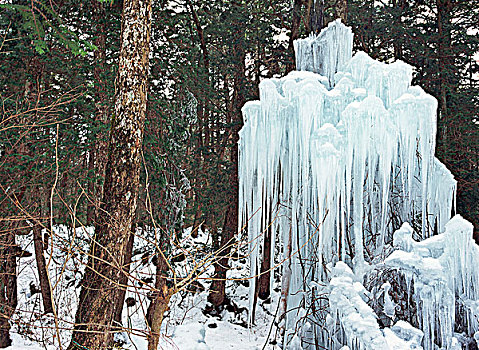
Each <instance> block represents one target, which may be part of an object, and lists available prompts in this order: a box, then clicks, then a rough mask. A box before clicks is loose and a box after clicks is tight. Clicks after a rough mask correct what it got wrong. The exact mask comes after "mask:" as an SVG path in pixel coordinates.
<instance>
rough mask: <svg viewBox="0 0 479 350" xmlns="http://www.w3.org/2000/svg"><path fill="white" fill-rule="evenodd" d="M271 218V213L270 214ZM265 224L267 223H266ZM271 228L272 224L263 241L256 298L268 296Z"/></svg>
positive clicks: (262, 298)
mask: <svg viewBox="0 0 479 350" xmlns="http://www.w3.org/2000/svg"><path fill="white" fill-rule="evenodd" d="M270 218H271V215H270ZM266 224H267V225H268V224H269V223H266ZM271 230H272V225H269V227H268V228H267V229H266V232H265V236H264V243H263V260H262V261H261V268H260V276H259V280H258V286H257V288H258V298H260V299H261V300H266V299H268V298H269V296H270V294H271V291H270V287H271V271H270V269H271V245H272V244H273V242H271Z"/></svg>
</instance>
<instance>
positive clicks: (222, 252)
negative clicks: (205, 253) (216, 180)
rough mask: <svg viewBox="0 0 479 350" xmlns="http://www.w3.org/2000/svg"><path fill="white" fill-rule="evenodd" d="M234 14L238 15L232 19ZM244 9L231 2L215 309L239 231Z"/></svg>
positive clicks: (212, 292) (212, 296)
mask: <svg viewBox="0 0 479 350" xmlns="http://www.w3.org/2000/svg"><path fill="white" fill-rule="evenodd" d="M235 14H237V16H235ZM242 14H243V7H242V5H241V4H240V3H239V2H237V1H234V2H233V3H232V18H234V22H233V23H232V26H231V27H232V33H233V42H234V47H233V53H234V57H233V62H234V65H235V66H234V82H233V103H232V104H231V107H232V110H231V114H232V123H233V130H232V133H231V135H232V140H231V142H232V147H231V154H230V161H231V168H230V169H231V173H230V178H229V187H230V190H231V197H230V201H229V203H230V204H229V206H228V209H227V211H226V215H225V221H224V225H223V230H222V232H221V243H220V248H219V254H217V257H218V258H219V260H218V261H217V262H216V264H215V273H214V276H213V281H212V282H211V287H210V292H209V294H208V301H209V302H210V303H212V304H213V305H214V306H216V307H218V306H219V305H222V304H224V303H225V301H226V290H225V287H226V271H227V270H228V260H229V259H228V255H229V254H230V251H231V247H232V243H233V240H234V237H235V234H236V233H237V231H238V201H239V182H238V140H239V134H238V132H239V131H240V129H241V127H242V126H243V116H242V114H241V108H242V107H243V105H244V103H245V85H246V75H245V56H246V53H245V45H244V30H245V21H244V20H243V19H242V17H243V16H242Z"/></svg>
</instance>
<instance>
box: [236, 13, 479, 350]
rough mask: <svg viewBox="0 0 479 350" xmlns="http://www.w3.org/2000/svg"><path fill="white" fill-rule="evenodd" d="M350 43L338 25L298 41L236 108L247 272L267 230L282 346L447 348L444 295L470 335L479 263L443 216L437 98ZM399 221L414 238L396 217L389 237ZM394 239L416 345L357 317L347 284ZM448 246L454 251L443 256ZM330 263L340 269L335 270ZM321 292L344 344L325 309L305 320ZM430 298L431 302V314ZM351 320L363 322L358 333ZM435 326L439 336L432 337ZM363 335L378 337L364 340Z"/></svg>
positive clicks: (449, 192)
mask: <svg viewBox="0 0 479 350" xmlns="http://www.w3.org/2000/svg"><path fill="white" fill-rule="evenodd" d="M352 40H353V35H352V33H351V30H350V29H349V28H347V27H346V26H344V25H343V24H341V22H340V21H335V22H332V23H331V24H329V26H328V27H327V28H325V29H324V30H323V31H322V32H321V33H320V34H319V35H317V36H315V35H312V36H310V37H308V38H306V39H301V40H297V41H296V42H295V50H296V65H297V69H298V71H294V72H291V73H290V74H288V75H287V76H285V77H283V78H279V79H276V78H274V79H266V80H264V81H262V82H261V84H260V86H259V89H260V99H259V101H250V102H247V103H246V104H245V106H244V107H243V116H244V126H243V128H242V130H241V131H240V140H239V181H240V203H239V214H240V225H239V227H240V228H242V227H247V230H246V231H247V232H248V242H249V249H250V251H251V254H250V268H251V276H255V275H257V273H258V267H259V266H260V264H261V259H262V258H261V256H262V254H261V253H262V251H263V249H264V246H263V237H264V234H263V233H264V231H265V230H267V229H270V230H271V235H272V242H276V241H277V240H278V241H279V242H280V246H279V249H278V250H276V249H277V247H275V244H272V245H271V249H272V256H278V255H279V254H282V255H283V259H285V260H287V263H285V264H284V269H283V276H284V274H285V273H286V274H288V275H290V278H289V283H287V284H286V283H284V284H283V290H284V289H287V291H286V293H285V294H286V295H287V305H288V309H291V310H294V311H291V312H288V313H287V314H286V321H285V328H286V329H292V330H294V331H291V332H286V334H285V340H284V341H285V343H288V341H291V339H293V337H294V342H295V344H297V343H298V339H300V338H301V336H302V337H303V338H304V339H306V340H307V341H311V342H313V339H318V338H320V340H318V341H319V343H320V344H321V343H324V344H326V345H327V346H328V348H331V349H340V348H341V346H343V345H348V346H349V347H350V348H351V349H357V348H361V349H370V348H371V349H377V348H384V349H387V348H388V346H389V345H388V344H389V342H387V341H386V339H389V340H390V339H392V338H393V337H395V338H398V339H399V340H397V341H396V342H393V343H394V344H395V345H394V347H390V348H394V349H396V348H398V349H399V348H400V347H398V346H399V345H398V344H403V345H401V346H406V347H403V348H404V349H406V348H408V349H409V348H411V349H416V348H420V346H421V341H422V344H423V346H424V348H425V349H427V350H430V349H434V345H433V343H434V342H437V343H439V344H440V345H441V346H442V347H444V348H446V349H448V348H452V345H450V344H452V343H453V342H454V340H453V339H455V338H454V336H453V333H452V327H453V325H454V323H453V321H454V312H455V311H454V305H455V301H454V299H455V298H456V297H461V298H463V299H464V305H469V306H468V308H469V309H470V310H474V312H473V311H471V312H469V313H468V315H469V316H470V317H471V320H470V322H469V325H468V326H470V327H472V328H471V329H470V331H471V332H473V331H475V330H477V327H476V323H477V321H475V320H476V319H477V318H475V319H474V320H473V315H477V314H478V310H479V307H478V306H479V304H477V303H476V300H477V299H478V298H477V296H476V293H477V292H476V290H475V288H474V283H476V282H477V281H476V279H477V278H478V275H479V274H477V273H476V274H474V271H475V268H476V266H478V265H477V262H476V261H475V260H473V259H476V258H473V257H472V256H475V254H476V253H474V254H472V256H469V255H468V254H469V253H467V254H466V253H465V252H471V251H474V252H475V251H477V249H478V248H477V246H476V245H475V244H474V242H472V234H471V232H470V226H467V224H466V223H465V222H464V220H462V219H460V218H454V219H453V220H451V222H449V223H448V221H449V220H450V218H451V212H452V211H453V209H454V207H455V193H456V181H455V179H454V177H453V176H452V174H451V172H450V171H449V170H448V169H447V168H446V167H445V166H444V165H443V164H442V163H441V162H440V161H439V160H438V159H437V158H436V157H435V156H434V151H435V140H436V110H437V101H436V99H435V98H434V97H432V96H431V95H429V94H427V93H426V92H424V90H423V89H421V88H420V87H418V86H412V85H411V80H412V74H413V68H412V67H411V66H409V65H407V64H406V63H404V62H400V61H397V62H394V63H392V64H386V63H382V62H378V61H375V60H374V59H372V58H371V57H369V56H368V55H367V54H366V53H364V52H358V53H356V54H355V55H354V56H353V55H352ZM402 222H410V223H414V225H415V227H416V232H415V239H413V236H412V228H411V227H410V226H408V225H404V226H403V227H402V228H401V229H400V230H398V231H396V228H397V227H398V223H402ZM446 223H448V224H447V225H446ZM395 231H396V233H395V234H394V232H395ZM438 232H444V234H441V235H435V234H437V233H438ZM448 232H454V233H448ZM393 234H394V247H395V249H396V250H395V251H394V252H393V253H392V254H391V256H389V257H388V259H387V264H389V265H390V266H392V267H395V268H398V269H399V270H401V271H402V272H403V273H405V274H407V276H409V277H408V279H411V278H413V277H410V276H416V275H417V276H422V277H421V278H419V277H414V278H415V279H414V288H415V289H414V292H415V296H416V298H420V300H421V302H422V304H421V305H420V307H419V313H420V317H421V320H420V325H421V330H418V331H419V332H421V331H422V332H423V338H422V337H421V339H422V340H417V339H418V338H417V337H415V338H414V337H413V338H414V339H412V338H411V339H404V337H403V338H401V337H402V335H403V333H404V332H402V331H401V332H399V333H398V332H396V331H395V330H394V329H396V330H397V329H398V327H401V324H399V326H397V327H396V328H394V327H393V328H394V329H393V328H391V329H388V330H387V331H384V332H386V333H387V334H386V333H384V334H383V331H381V330H380V329H379V326H378V325H377V322H376V321H375V318H374V317H375V316H374V315H369V312H370V311H372V310H369V311H368V309H367V308H366V307H365V306H364V305H366V306H367V304H366V303H365V302H364V301H363V302H361V300H362V298H361V297H360V296H357V295H355V294H354V293H353V291H354V290H355V289H354V288H353V287H354V284H355V283H356V289H357V290H358V288H357V286H358V284H359V285H361V284H362V282H363V277H364V276H365V275H366V274H367V273H368V271H371V269H372V268H373V267H374V264H377V263H383V262H384V259H385V258H386V257H387V256H388V255H389V252H390V250H391V243H392V242H393ZM446 237H447V238H446ZM458 237H462V238H461V239H459V238H458ZM466 237H468V239H466ZM423 240H424V241H423ZM417 241H419V242H417ZM446 241H447V242H448V243H447V244H446V243H445V242H446ZM446 246H447V247H446ZM452 247H458V249H456V250H455V254H456V255H454V256H455V258H454V259H453V258H452V256H453V255H452V251H451V249H452ZM459 248H460V249H459ZM446 250H447V251H446ZM445 254H446V255H445ZM461 254H462V255H461ZM464 255H468V257H465V256H464ZM445 256H448V257H449V258H447V259H446V258H445ZM471 259H472V260H471ZM325 266H330V267H332V266H334V269H336V270H333V271H336V272H331V269H330V268H326V267H325ZM348 266H350V267H351V268H350V267H348ZM346 267H348V269H349V270H348V271H346ZM338 268H341V269H343V272H344V273H345V274H346V275H345V276H342V277H340V275H339V274H338V272H337V269H338ZM335 273H336V276H335ZM349 275H351V276H350V277H347V276H349ZM452 275H454V277H451V276H452ZM283 280H284V279H283ZM252 281H253V283H251V287H250V306H252V303H253V300H254V297H253V296H254V290H255V285H254V278H253V279H252ZM416 281H417V282H416ZM420 283H423V284H424V288H421V287H420ZM431 283H432V284H431ZM322 285H325V286H326V287H324V289H321V287H319V286H322ZM476 285H477V284H476ZM341 288H342V289H341ZM363 288H364V287H363ZM417 288H419V289H417ZM428 288H429V289H428ZM477 289H479V288H477ZM321 292H324V293H326V294H328V298H329V301H328V307H329V308H330V310H329V311H331V309H332V310H334V311H333V312H332V313H331V314H330V318H329V321H331V320H335V321H337V322H339V323H340V324H341V327H342V329H343V331H342V332H343V333H344V334H345V336H346V338H347V337H348V335H351V337H353V336H354V337H355V338H354V339H355V340H354V341H351V342H350V341H349V340H348V341H347V344H336V343H335V344H333V343H328V342H330V340H328V339H330V338H331V337H330V335H328V334H325V333H324V329H325V326H324V324H325V320H324V319H325V313H321V312H318V313H316V314H315V315H317V316H311V313H309V312H308V311H306V310H310V309H314V310H324V309H325V305H324V301H323V300H319V299H317V298H316V299H315V298H313V297H311V296H312V295H315V293H321ZM333 293H334V295H333ZM338 293H339V294H338ZM356 294H358V295H360V294H361V293H358V292H357V291H356ZM363 294H364V293H363ZM416 294H417V295H416ZM331 298H332V299H331ZM353 299H354V300H353ZM439 299H441V300H439ZM439 302H440V303H442V304H440V305H442V306H441V307H442V308H441V309H438V310H436V311H433V310H430V309H431V308H434V307H436V306H437V305H439V304H438V303H439ZM389 306H391V307H390V308H391V310H390V312H389V313H390V314H391V315H392V314H393V312H392V311H393V310H392V304H390V305H389ZM250 310H252V307H250ZM345 310H349V311H351V313H349V311H348V312H346V311H345ZM327 313H328V312H326V314H327ZM343 313H344V317H342V316H341V314H343ZM305 315H308V316H305ZM338 315H339V316H338ZM432 315H435V317H436V316H437V317H438V320H437V322H436V320H432V319H431V317H432ZM469 316H468V317H469ZM308 317H309V319H308ZM314 317H317V319H314V320H313V319H312V318H314ZM425 317H426V318H425ZM337 322H333V323H334V324H336V323H337ZM361 322H365V324H367V325H368V327H369V328H367V330H362V328H361V327H362V326H361V325H360V323H361ZM375 322H376V323H375ZM451 322H452V323H451ZM326 323H327V322H326ZM333 323H331V324H328V327H330V326H331V327H334V325H333ZM301 324H303V325H304V327H303V328H301ZM328 327H326V328H328ZM371 327H372V328H371ZM411 327H412V326H411ZM346 329H347V330H349V331H346ZM301 332H303V333H301ZM326 332H327V331H326ZM434 332H436V333H437V332H439V333H440V335H439V338H440V339H439V340H437V339H435V338H434V335H433V333H434ZM375 334H377V335H378V336H377V337H376V336H375ZM372 335H374V336H373V337H372V338H371V339H370V340H368V341H370V342H369V343H368V341H367V339H369V338H368V337H370V336H372ZM386 335H389V338H388V336H386ZM288 337H290V338H289V339H288ZM381 337H382V338H381ZM385 337H386V338H385ZM346 338H345V339H346ZM373 338H374V339H373ZM406 338H407V337H406ZM372 341H374V342H378V344H374V346H373V345H370V344H372V343H371V342H372ZM390 341H392V340H390ZM306 343H307V342H303V343H302V344H303V346H304V347H305V348H308V347H307V345H305V344H306ZM358 344H359V347H358ZM361 344H363V345H361ZM367 344H369V345H367ZM404 344H406V345H404ZM408 344H409V345H408ZM391 346H392V345H391ZM407 346H409V347H407ZM401 349H402V348H401Z"/></svg>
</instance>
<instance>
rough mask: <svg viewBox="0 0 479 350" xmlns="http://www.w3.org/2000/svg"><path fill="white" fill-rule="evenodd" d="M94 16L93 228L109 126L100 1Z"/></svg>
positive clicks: (89, 219) (89, 212) (90, 187)
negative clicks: (94, 133) (94, 132)
mask: <svg viewBox="0 0 479 350" xmlns="http://www.w3.org/2000/svg"><path fill="white" fill-rule="evenodd" d="M92 6H93V13H94V18H95V22H96V29H97V30H96V39H95V46H96V47H97V48H98V49H97V50H95V53H94V54H95V58H94V60H95V68H94V70H93V77H94V80H95V83H96V88H95V123H94V125H95V127H96V128H97V135H96V138H95V144H94V146H93V147H92V148H91V150H90V155H89V159H88V173H89V174H88V175H89V182H88V195H89V196H90V201H89V202H88V206H87V223H88V224H90V225H91V224H93V223H94V222H93V221H94V218H95V215H96V211H97V208H99V207H100V199H101V198H102V187H101V186H100V184H99V182H98V181H97V179H98V178H103V176H104V174H105V163H106V156H107V154H106V153H107V148H108V142H107V141H106V137H105V132H104V131H103V125H104V124H106V123H108V107H107V101H106V99H107V97H106V92H105V90H106V86H105V82H104V80H103V79H102V74H103V73H104V71H105V59H106V31H107V30H106V26H105V16H106V11H105V7H104V6H105V5H104V3H102V2H100V1H93V2H92Z"/></svg>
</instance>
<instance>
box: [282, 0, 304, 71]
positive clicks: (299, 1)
mask: <svg viewBox="0 0 479 350" xmlns="http://www.w3.org/2000/svg"><path fill="white" fill-rule="evenodd" d="M302 5H303V0H294V2H293V14H292V17H291V34H290V35H289V42H288V52H289V56H290V59H289V62H288V64H287V65H286V72H291V71H292V70H294V69H295V67H296V61H295V55H294V44H293V43H294V41H295V40H296V39H297V38H298V35H299V25H300V24H301V6H302Z"/></svg>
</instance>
